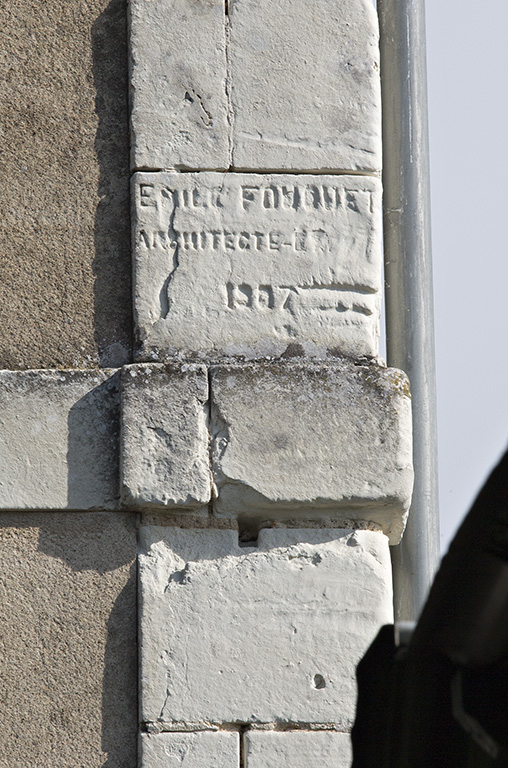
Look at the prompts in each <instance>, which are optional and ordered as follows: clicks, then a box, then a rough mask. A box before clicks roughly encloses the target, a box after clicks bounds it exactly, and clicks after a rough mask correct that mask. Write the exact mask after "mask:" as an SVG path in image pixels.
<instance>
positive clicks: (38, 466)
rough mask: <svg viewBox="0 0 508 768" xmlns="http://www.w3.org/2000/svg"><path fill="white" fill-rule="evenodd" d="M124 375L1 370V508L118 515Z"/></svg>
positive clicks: (113, 372)
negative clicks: (107, 511) (120, 384)
mask: <svg viewBox="0 0 508 768" xmlns="http://www.w3.org/2000/svg"><path fill="white" fill-rule="evenodd" d="M118 432H119V393H118V372H116V371H114V370H100V371H98V370H88V371H83V370H82V371H55V370H48V371H43V370H40V371H1V372H0V508H1V509H12V510H23V509H26V510H30V509H40V510H42V509H55V510H56V509H70V510H71V509H76V510H83V509H100V508H104V509H113V508H115V507H116V506H117V503H118V495H119V494H118V437H119V435H118Z"/></svg>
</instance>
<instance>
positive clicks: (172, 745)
mask: <svg viewBox="0 0 508 768" xmlns="http://www.w3.org/2000/svg"><path fill="white" fill-rule="evenodd" d="M239 742H240V739H239V734H238V733H234V732H231V731H230V732H226V731H222V732H220V733H211V732H210V731H201V732H200V733H161V734H158V735H151V734H149V733H143V734H141V737H140V740H139V743H140V752H141V755H140V758H141V759H140V763H139V766H140V768H204V766H207V768H238V765H239V763H240V746H239Z"/></svg>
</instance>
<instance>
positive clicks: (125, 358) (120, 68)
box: [92, 0, 132, 368]
mask: <svg viewBox="0 0 508 768" xmlns="http://www.w3.org/2000/svg"><path fill="white" fill-rule="evenodd" d="M92 55H93V78H94V85H95V88H96V92H97V93H96V99H95V105H96V112H97V115H98V120H99V122H98V128H97V134H96V137H95V150H96V153H97V159H98V163H99V171H100V176H99V188H98V193H99V197H100V202H99V204H98V206H97V211H96V214H95V234H94V239H95V259H94V262H93V270H94V276H95V285H94V303H95V306H94V314H95V318H94V324H95V342H96V344H97V348H98V350H99V360H100V365H101V366H102V367H106V368H107V367H117V366H120V365H125V364H126V363H129V362H131V361H132V300H131V294H132V291H131V256H130V209H129V176H130V173H129V103H128V57H127V2H126V0H111V2H110V3H109V4H108V5H107V7H106V8H105V10H104V11H103V12H102V13H101V14H100V16H98V18H97V20H96V21H95V22H94V24H93V26H92Z"/></svg>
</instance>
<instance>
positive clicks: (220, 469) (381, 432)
mask: <svg viewBox="0 0 508 768" xmlns="http://www.w3.org/2000/svg"><path fill="white" fill-rule="evenodd" d="M211 400H212V412H211V413H212V415H211V428H212V434H213V445H212V464H213V472H214V477H215V483H216V496H217V498H216V501H215V509H216V511H217V512H218V513H220V514H224V515H232V516H238V517H240V518H242V517H247V518H248V519H251V520H252V519H258V520H270V519H272V520H273V519H275V518H282V519H295V518H296V519H310V518H320V517H324V516H326V515H329V516H330V515H332V516H333V515H334V514H335V515H338V516H340V515H342V516H343V517H344V518H346V519H354V520H357V519H359V520H367V521H371V522H374V523H377V524H378V525H380V526H382V529H383V531H384V532H385V533H386V535H387V536H389V538H390V541H391V543H392V544H396V543H397V542H398V541H399V540H400V537H401V535H402V532H403V530H404V524H405V519H406V514H407V510H408V509H409V504H410V500H411V492H412V483H413V471H412V433H411V401H410V396H409V384H408V380H407V377H406V375H405V374H404V373H402V372H401V371H398V370H395V369H391V368H383V367H381V366H377V365H362V366H360V365H354V364H353V363H351V362H347V361H344V362H342V363H334V364H326V365H325V364H317V363H308V364H296V363H287V362H285V363H284V362H281V363H278V364H275V363H273V364H269V363H266V364H261V363H250V364H246V365H244V366H236V365H218V366H212V369H211Z"/></svg>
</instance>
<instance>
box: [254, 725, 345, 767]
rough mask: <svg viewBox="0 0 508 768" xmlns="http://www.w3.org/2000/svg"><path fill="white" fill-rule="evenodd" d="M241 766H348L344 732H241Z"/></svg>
mask: <svg viewBox="0 0 508 768" xmlns="http://www.w3.org/2000/svg"><path fill="white" fill-rule="evenodd" d="M243 739H244V755H245V768H273V766H282V765H284V766H286V765H287V766H289V765H290V766H291V767H292V768H315V766H319V768H349V766H350V765H351V759H352V753H351V739H350V736H349V734H348V733H334V732H330V731H328V732H321V733H319V732H317V731H292V732H287V733H281V732H274V731H265V732H261V731H247V732H246V733H245V734H244V735H243Z"/></svg>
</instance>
